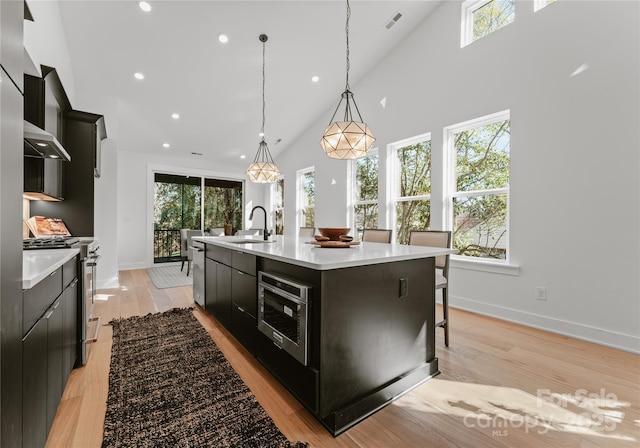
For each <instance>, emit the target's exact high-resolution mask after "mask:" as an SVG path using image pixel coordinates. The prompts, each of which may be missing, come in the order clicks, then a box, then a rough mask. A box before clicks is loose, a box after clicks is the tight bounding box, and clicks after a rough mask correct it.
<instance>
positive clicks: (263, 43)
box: [261, 40, 266, 139]
mask: <svg viewBox="0 0 640 448" xmlns="http://www.w3.org/2000/svg"><path fill="white" fill-rule="evenodd" d="M265 48H266V40H265V41H263V42H262V129H261V132H262V134H264V120H265V119H264V117H265V114H264V109H265V100H264V90H265V68H264V67H265ZM262 138H263V139H264V135H263V136H262Z"/></svg>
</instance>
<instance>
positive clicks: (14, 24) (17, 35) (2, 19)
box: [0, 1, 24, 90]
mask: <svg viewBox="0 0 640 448" xmlns="http://www.w3.org/2000/svg"><path fill="white" fill-rule="evenodd" d="M23 23H24V4H23V2H20V1H12V2H9V1H0V29H1V30H2V32H1V33H0V64H2V67H4V69H5V71H6V72H7V73H8V74H9V76H11V79H12V80H13V82H14V83H15V84H16V85H17V86H18V88H19V89H20V90H22V73H23V70H24V62H23V60H24V50H23V43H22V35H23V27H24V24H23Z"/></svg>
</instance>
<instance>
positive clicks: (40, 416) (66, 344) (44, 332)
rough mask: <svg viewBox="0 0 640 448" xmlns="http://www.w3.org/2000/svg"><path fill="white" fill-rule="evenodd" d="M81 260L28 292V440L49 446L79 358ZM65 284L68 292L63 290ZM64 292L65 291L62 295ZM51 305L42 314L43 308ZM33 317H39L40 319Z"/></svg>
mask: <svg viewBox="0 0 640 448" xmlns="http://www.w3.org/2000/svg"><path fill="white" fill-rule="evenodd" d="M77 264H78V259H77V257H76V258H73V259H71V260H69V261H68V262H67V263H65V264H64V266H62V267H61V268H60V269H58V270H57V271H55V272H54V273H53V274H52V275H50V276H48V277H47V278H46V279H44V280H43V281H41V282H40V283H38V284H37V285H35V286H34V287H33V288H31V289H28V290H25V291H24V297H23V303H24V308H25V309H24V313H23V314H24V317H25V320H24V322H23V325H24V326H25V329H27V331H26V334H25V335H24V337H23V338H22V353H23V358H22V371H23V378H22V416H23V420H22V421H23V424H22V438H23V445H22V446H24V447H29V448H31V447H34V448H36V447H44V445H45V443H46V441H47V436H48V434H49V430H50V429H51V426H52V425H53V420H54V419H55V416H56V412H57V410H58V405H59V404H60V399H61V398H62V393H63V392H64V388H65V386H66V384H67V380H68V379H69V375H70V373H71V370H72V369H73V367H74V366H75V364H76V361H77V355H78V343H79V341H78V335H79V333H78V303H79V300H81V299H82V297H81V296H80V295H79V294H80V291H79V288H78V281H79V279H78V277H77V272H78V271H77ZM63 285H64V290H62V288H63ZM61 290H62V292H60V291H61ZM46 303H48V304H50V305H49V306H48V307H47V308H45V310H44V312H42V306H43V304H46ZM33 316H39V317H36V318H35V319H34V318H33Z"/></svg>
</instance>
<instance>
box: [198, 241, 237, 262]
mask: <svg viewBox="0 0 640 448" xmlns="http://www.w3.org/2000/svg"><path fill="white" fill-rule="evenodd" d="M204 254H205V257H207V258H210V259H211V260H215V261H217V262H220V263H222V264H226V265H227V266H231V249H225V248H224V247H220V246H216V245H215V244H207V245H206V248H205V251H204Z"/></svg>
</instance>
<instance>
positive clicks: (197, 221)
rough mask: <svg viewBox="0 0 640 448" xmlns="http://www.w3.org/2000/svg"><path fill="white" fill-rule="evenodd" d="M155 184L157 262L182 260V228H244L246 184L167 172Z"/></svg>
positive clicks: (154, 250) (154, 227)
mask: <svg viewBox="0 0 640 448" xmlns="http://www.w3.org/2000/svg"><path fill="white" fill-rule="evenodd" d="M154 181H155V182H154V207H153V213H154V219H153V261H154V263H163V262H169V261H179V260H180V229H204V230H205V231H209V230H210V229H214V228H222V229H226V232H225V233H227V234H229V235H231V234H233V232H235V231H236V230H238V229H240V228H242V190H243V183H242V182H240V181H231V180H223V179H209V178H201V177H194V176H181V175H176V174H165V173H155V177H154ZM203 191H204V195H203ZM203 211H204V212H203Z"/></svg>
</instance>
